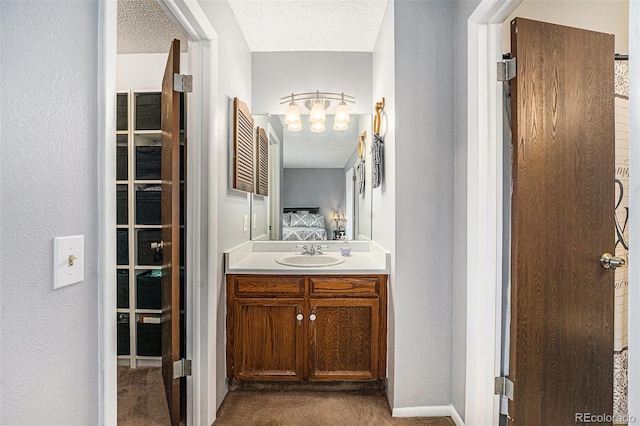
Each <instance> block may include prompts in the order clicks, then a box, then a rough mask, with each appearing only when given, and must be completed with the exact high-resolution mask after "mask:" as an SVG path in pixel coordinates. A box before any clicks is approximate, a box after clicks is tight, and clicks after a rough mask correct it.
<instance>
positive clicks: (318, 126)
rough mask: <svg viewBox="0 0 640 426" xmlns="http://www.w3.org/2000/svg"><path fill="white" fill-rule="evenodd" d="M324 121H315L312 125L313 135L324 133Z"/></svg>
mask: <svg viewBox="0 0 640 426" xmlns="http://www.w3.org/2000/svg"><path fill="white" fill-rule="evenodd" d="M324 130H325V128H324V121H314V122H312V123H311V132H312V133H322V132H324Z"/></svg>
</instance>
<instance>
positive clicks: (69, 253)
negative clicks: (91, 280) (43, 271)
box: [53, 235, 84, 289]
mask: <svg viewBox="0 0 640 426" xmlns="http://www.w3.org/2000/svg"><path fill="white" fill-rule="evenodd" d="M81 281H84V235H73V236H70V237H56V238H54V239H53V288H54V289H58V288H62V287H66V286H68V285H71V284H76V283H79V282H81Z"/></svg>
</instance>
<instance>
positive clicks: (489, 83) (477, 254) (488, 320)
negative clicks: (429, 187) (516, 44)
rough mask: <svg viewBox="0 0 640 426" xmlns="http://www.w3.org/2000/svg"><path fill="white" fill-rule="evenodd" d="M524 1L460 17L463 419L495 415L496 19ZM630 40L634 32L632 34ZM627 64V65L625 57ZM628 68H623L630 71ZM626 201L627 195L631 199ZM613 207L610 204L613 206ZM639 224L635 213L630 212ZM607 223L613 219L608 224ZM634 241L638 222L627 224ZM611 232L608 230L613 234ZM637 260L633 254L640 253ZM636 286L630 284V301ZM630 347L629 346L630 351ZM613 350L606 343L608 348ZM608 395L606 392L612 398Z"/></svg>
mask: <svg viewBox="0 0 640 426" xmlns="http://www.w3.org/2000/svg"><path fill="white" fill-rule="evenodd" d="M522 1H523V0H482V1H481V2H480V4H479V5H478V7H477V8H476V10H475V11H474V12H473V13H472V14H471V16H470V17H469V19H468V21H467V83H468V86H467V92H468V110H467V120H468V122H467V128H468V136H467V143H468V146H467V156H468V157H467V159H468V160H467V318H466V336H467V337H466V345H467V348H466V373H465V374H466V382H465V423H466V424H469V425H475V424H486V425H489V424H494V425H497V424H498V421H499V416H500V413H499V409H500V408H499V400H498V397H497V396H495V395H494V377H496V376H499V375H500V348H501V345H502V342H501V326H502V318H501V304H502V301H501V298H502V294H501V286H502V275H503V274H502V264H503V257H502V249H503V247H502V231H503V230H502V220H503V216H502V204H503V199H502V194H503V192H502V191H503V168H504V166H505V165H504V162H503V158H502V155H503V154H502V152H503V151H502V148H503V136H502V125H503V124H502V114H501V111H502V108H503V102H502V87H501V86H500V85H499V84H497V70H496V65H495V64H496V63H497V62H499V61H501V59H502V30H501V27H502V23H503V22H504V20H505V19H506V18H507V17H508V16H509V15H510V14H511V13H512V12H513V11H514V10H515V9H516V8H517V7H518V5H519V4H520V3H521V2H522ZM638 14H640V2H639V1H636V0H630V1H629V55H630V56H631V58H636V57H639V58H640V40H638V38H637V35H638V34H640V23H638V22H634V21H633V20H632V19H631V17H633V16H638ZM634 34H635V35H636V38H635V39H634V38H633V35H634ZM629 67H630V70H632V69H634V63H633V62H632V61H631V60H630V61H629ZM631 74H632V73H631V72H630V75H631ZM629 98H630V129H629V130H630V135H629V138H630V139H629V146H630V167H631V169H632V170H636V169H637V170H640V150H638V151H639V152H636V150H634V149H633V148H632V147H633V146H637V145H636V144H637V143H640V87H638V86H637V85H633V84H631V85H630V95H629ZM630 188H631V190H630V198H632V199H633V198H634V194H638V191H640V175H636V174H633V173H632V174H631V177H630ZM630 203H631V201H630ZM612 208H613V206H612ZM629 220H630V221H631V222H632V223H640V211H635V210H634V211H633V212H630V219H629ZM612 226H613V224H612ZM629 232H630V239H631V240H633V238H634V237H636V236H637V238H638V240H640V227H636V228H634V227H631V228H630V231H629ZM612 235H613V234H612ZM636 257H638V256H636V253H635V250H633V248H630V250H629V259H630V262H629V277H630V280H632V279H633V278H634V277H635V276H636V274H640V265H635V258H636ZM639 259H640V257H639ZM636 293H640V289H636V290H635V291H634V290H633V286H631V287H630V288H629V300H632V298H636V299H637V298H638V296H636ZM628 322H629V347H630V348H631V346H632V345H634V347H635V341H637V340H640V327H638V326H635V327H634V324H640V306H638V305H635V306H632V305H630V306H629V319H628ZM629 352H630V353H632V350H631V349H630V350H629ZM611 355H612V356H613V348H612V354H611ZM612 398H613V396H612ZM629 413H630V414H633V415H636V416H638V415H639V414H640V357H630V358H629Z"/></svg>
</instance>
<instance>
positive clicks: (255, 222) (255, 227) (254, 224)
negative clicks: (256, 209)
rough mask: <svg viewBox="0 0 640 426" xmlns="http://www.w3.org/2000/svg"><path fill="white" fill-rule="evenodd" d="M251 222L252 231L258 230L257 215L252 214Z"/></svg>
mask: <svg viewBox="0 0 640 426" xmlns="http://www.w3.org/2000/svg"><path fill="white" fill-rule="evenodd" d="M252 219H253V220H252V221H251V223H253V229H257V228H258V223H257V222H258V214H257V213H254V214H253V218H252Z"/></svg>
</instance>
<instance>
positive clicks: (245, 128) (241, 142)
mask: <svg viewBox="0 0 640 426" xmlns="http://www.w3.org/2000/svg"><path fill="white" fill-rule="evenodd" d="M233 188H235V189H239V190H241V191H247V192H253V117H251V112H250V111H249V107H248V106H247V104H245V103H244V102H242V101H241V100H239V99H238V98H234V99H233Z"/></svg>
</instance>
